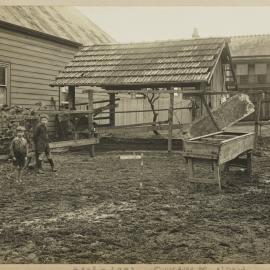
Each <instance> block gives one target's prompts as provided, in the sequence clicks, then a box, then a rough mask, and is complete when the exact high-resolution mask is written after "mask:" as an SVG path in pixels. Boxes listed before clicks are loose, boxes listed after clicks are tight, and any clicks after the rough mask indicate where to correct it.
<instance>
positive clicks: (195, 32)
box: [192, 28, 200, 38]
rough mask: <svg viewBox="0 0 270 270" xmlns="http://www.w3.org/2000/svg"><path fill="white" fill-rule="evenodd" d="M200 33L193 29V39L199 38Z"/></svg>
mask: <svg viewBox="0 0 270 270" xmlns="http://www.w3.org/2000/svg"><path fill="white" fill-rule="evenodd" d="M199 37H200V36H199V32H198V29H197V28H193V33H192V38H199Z"/></svg>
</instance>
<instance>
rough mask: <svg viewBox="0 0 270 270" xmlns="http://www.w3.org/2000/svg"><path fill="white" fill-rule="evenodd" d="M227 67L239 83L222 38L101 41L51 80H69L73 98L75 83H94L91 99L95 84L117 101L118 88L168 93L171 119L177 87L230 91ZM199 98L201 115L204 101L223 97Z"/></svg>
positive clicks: (63, 82)
mask: <svg viewBox="0 0 270 270" xmlns="http://www.w3.org/2000/svg"><path fill="white" fill-rule="evenodd" d="M226 72H231V73H232V75H233V82H234V83H235V85H236V81H235V77H234V72H233V69H232V63H231V56H230V51H229V47H228V44H227V41H226V39H223V38H206V39H189V40H171V41H156V42H144V43H130V44H106V45H105V44H102V45H92V46H85V47H83V48H82V49H81V50H80V52H79V53H78V54H76V55H75V57H74V58H73V60H72V61H71V62H70V63H69V64H68V65H67V66H66V67H65V69H64V70H63V71H62V72H61V73H59V74H58V76H57V77H56V80H55V81H54V82H53V83H52V85H53V86H59V87H61V86H69V87H70V89H72V90H73V91H74V96H73V97H74V99H75V93H76V91H75V87H78V86H88V87H90V94H89V98H90V99H91V96H92V94H91V92H92V91H93V90H91V89H93V87H100V88H102V89H104V91H103V92H105V93H108V94H110V96H111V105H112V106H113V105H114V100H115V97H114V95H115V94H117V93H141V94H145V95H147V94H149V93H152V94H156V93H159V94H166V93H167V94H168V93H169V94H170V108H169V117H168V118H169V119H168V121H169V123H170V122H172V117H173V106H172V105H173V99H174V93H175V92H176V91H180V92H181V91H182V90H183V89H188V90H190V89H193V90H199V89H200V90H205V91H212V90H213V91H224V93H225V92H226V89H227V87H226ZM99 92H102V91H100V90H99ZM196 99H197V100H196V102H197V105H198V106H199V108H200V110H199V115H201V114H203V113H204V110H203V106H202V102H204V103H205V104H204V105H206V106H205V108H206V109H207V111H208V110H209V109H210V108H216V107H218V106H219V105H220V103H221V97H220V96H214V95H213V96H209V97H207V98H206V99H203V100H201V99H200V98H196ZM90 107H91V106H90ZM111 115H113V111H112V113H111ZM170 132H171V131H170ZM170 132H169V133H170Z"/></svg>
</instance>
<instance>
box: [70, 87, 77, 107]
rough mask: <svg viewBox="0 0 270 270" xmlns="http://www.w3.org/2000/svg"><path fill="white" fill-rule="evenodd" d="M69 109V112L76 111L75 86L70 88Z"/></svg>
mask: <svg viewBox="0 0 270 270" xmlns="http://www.w3.org/2000/svg"><path fill="white" fill-rule="evenodd" d="M68 108H69V110H75V109H76V108H75V86H74V85H72V86H69V87H68Z"/></svg>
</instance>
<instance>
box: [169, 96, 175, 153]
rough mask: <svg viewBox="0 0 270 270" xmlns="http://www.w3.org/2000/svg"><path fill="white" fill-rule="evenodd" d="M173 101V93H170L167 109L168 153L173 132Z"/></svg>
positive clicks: (170, 148) (170, 150)
mask: <svg viewBox="0 0 270 270" xmlns="http://www.w3.org/2000/svg"><path fill="white" fill-rule="evenodd" d="M173 103H174V93H170V107H169V110H168V122H169V128H168V153H171V152H172V133H173Z"/></svg>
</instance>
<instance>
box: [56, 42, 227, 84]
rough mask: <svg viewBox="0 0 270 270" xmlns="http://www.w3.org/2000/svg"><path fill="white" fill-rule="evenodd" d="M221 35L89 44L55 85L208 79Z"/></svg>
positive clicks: (178, 81)
mask: <svg viewBox="0 0 270 270" xmlns="http://www.w3.org/2000/svg"><path fill="white" fill-rule="evenodd" d="M225 47H226V40H225V39H222V38H208V39H192V40H173V41H158V42H148V43H129V44H104V45H93V46H86V47H84V48H82V50H81V51H80V52H79V53H78V54H77V55H76V56H75V57H74V59H73V61H72V62H71V63H70V64H68V65H67V66H66V68H65V70H64V71H63V72H61V73H60V74H59V75H58V76H57V78H56V81H55V82H54V83H53V85H91V86H100V87H104V88H106V87H107V88H108V87H111V86H123V87H124V86H131V85H136V86H138V85H140V86H146V85H151V84H166V83H170V84H172V83H175V84H178V85H179V84H181V83H182V84H187V83H189V84H190V83H199V82H209V81H210V79H211V75H212V74H213V69H214V67H215V64H216V62H217V61H218V59H219V56H220V55H221V53H222V51H223V49H224V48H225Z"/></svg>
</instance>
